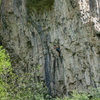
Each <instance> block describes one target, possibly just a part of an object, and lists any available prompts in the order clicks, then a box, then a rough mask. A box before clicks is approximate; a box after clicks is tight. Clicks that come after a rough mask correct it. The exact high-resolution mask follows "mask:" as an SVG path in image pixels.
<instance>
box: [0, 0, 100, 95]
mask: <svg viewBox="0 0 100 100" xmlns="http://www.w3.org/2000/svg"><path fill="white" fill-rule="evenodd" d="M79 1H80V0H55V1H54V3H53V5H52V9H50V10H47V11H45V10H44V11H43V12H42V13H38V12H37V11H34V12H31V13H29V11H28V8H27V7H26V1H25V0H2V5H1V21H2V23H1V25H2V33H1V36H2V38H3V39H2V44H3V46H4V47H6V49H7V50H8V52H9V53H10V55H11V59H12V61H13V63H12V64H13V66H14V68H15V70H16V72H17V73H20V71H19V70H21V71H25V72H27V71H29V70H31V68H33V67H34V66H38V65H40V66H41V69H40V71H41V73H42V75H41V80H45V82H46V84H47V86H48V88H49V90H50V91H51V92H52V93H53V94H63V93H64V94H66V93H69V92H70V91H72V90H74V89H78V91H83V90H84V91H87V90H88V88H90V87H98V86H100V32H99V30H96V29H95V28H94V26H93V25H97V24H93V23H94V22H93V20H88V19H89V18H90V17H91V16H92V17H91V18H92V19H93V18H94V16H93V15H92V13H94V12H92V10H91V9H92V7H91V9H90V12H88V11H87V12H88V13H89V14H90V13H91V14H90V15H89V16H88V17H84V16H85V14H86V13H85V14H83V16H82V12H81V11H85V10H84V9H82V8H81V6H79V4H80V3H81V2H80V3H78V2H79ZM81 1H82V0H81ZM84 1H85V0H84ZM88 1H89V0H86V2H88ZM92 1H93V0H90V2H88V3H87V4H90V5H88V6H89V7H90V6H94V8H93V9H95V8H96V9H97V8H98V7H100V6H97V5H92V4H93V3H92ZM94 1H97V0H94ZM81 4H82V3H81ZM83 4H84V2H83ZM98 4H100V2H99V0H98ZM83 8H84V7H83ZM80 9H81V11H80ZM93 11H95V10H93ZM95 12H96V11H95ZM99 12H100V8H99ZM99 12H98V11H97V13H96V14H97V16H95V18H100V15H98V13H99ZM87 15H88V14H87ZM98 16H99V17H98ZM82 19H84V20H82ZM86 20H88V21H86ZM85 21H86V23H84V22H85ZM97 27H98V28H97V29H99V22H98V26H97Z"/></svg>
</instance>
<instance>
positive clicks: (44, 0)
mask: <svg viewBox="0 0 100 100" xmlns="http://www.w3.org/2000/svg"><path fill="white" fill-rule="evenodd" d="M26 1H27V2H26V6H27V8H28V10H29V12H32V11H34V10H36V11H37V12H42V11H44V10H48V9H51V8H52V5H53V4H54V0H26Z"/></svg>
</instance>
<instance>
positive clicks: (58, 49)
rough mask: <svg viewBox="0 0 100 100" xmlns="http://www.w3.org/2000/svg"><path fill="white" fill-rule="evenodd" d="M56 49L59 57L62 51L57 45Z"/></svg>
mask: <svg viewBox="0 0 100 100" xmlns="http://www.w3.org/2000/svg"><path fill="white" fill-rule="evenodd" d="M54 49H56V51H57V52H58V53H59V56H60V53H61V51H60V47H59V46H57V45H54Z"/></svg>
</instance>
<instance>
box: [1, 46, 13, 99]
mask: <svg viewBox="0 0 100 100" xmlns="http://www.w3.org/2000/svg"><path fill="white" fill-rule="evenodd" d="M11 71H12V68H11V63H10V58H9V55H8V54H5V50H4V49H3V47H2V46H0V100H7V95H8V92H7V89H8V88H9V85H8V84H7V80H6V77H5V76H6V75H7V74H8V73H10V74H11Z"/></svg>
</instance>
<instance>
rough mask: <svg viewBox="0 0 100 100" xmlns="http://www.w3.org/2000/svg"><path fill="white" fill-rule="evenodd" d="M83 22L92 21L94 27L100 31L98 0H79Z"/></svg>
mask: <svg viewBox="0 0 100 100" xmlns="http://www.w3.org/2000/svg"><path fill="white" fill-rule="evenodd" d="M79 6H80V12H81V18H82V21H83V23H87V22H89V21H91V22H93V23H94V27H95V29H96V30H97V31H98V32H100V0H79Z"/></svg>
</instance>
